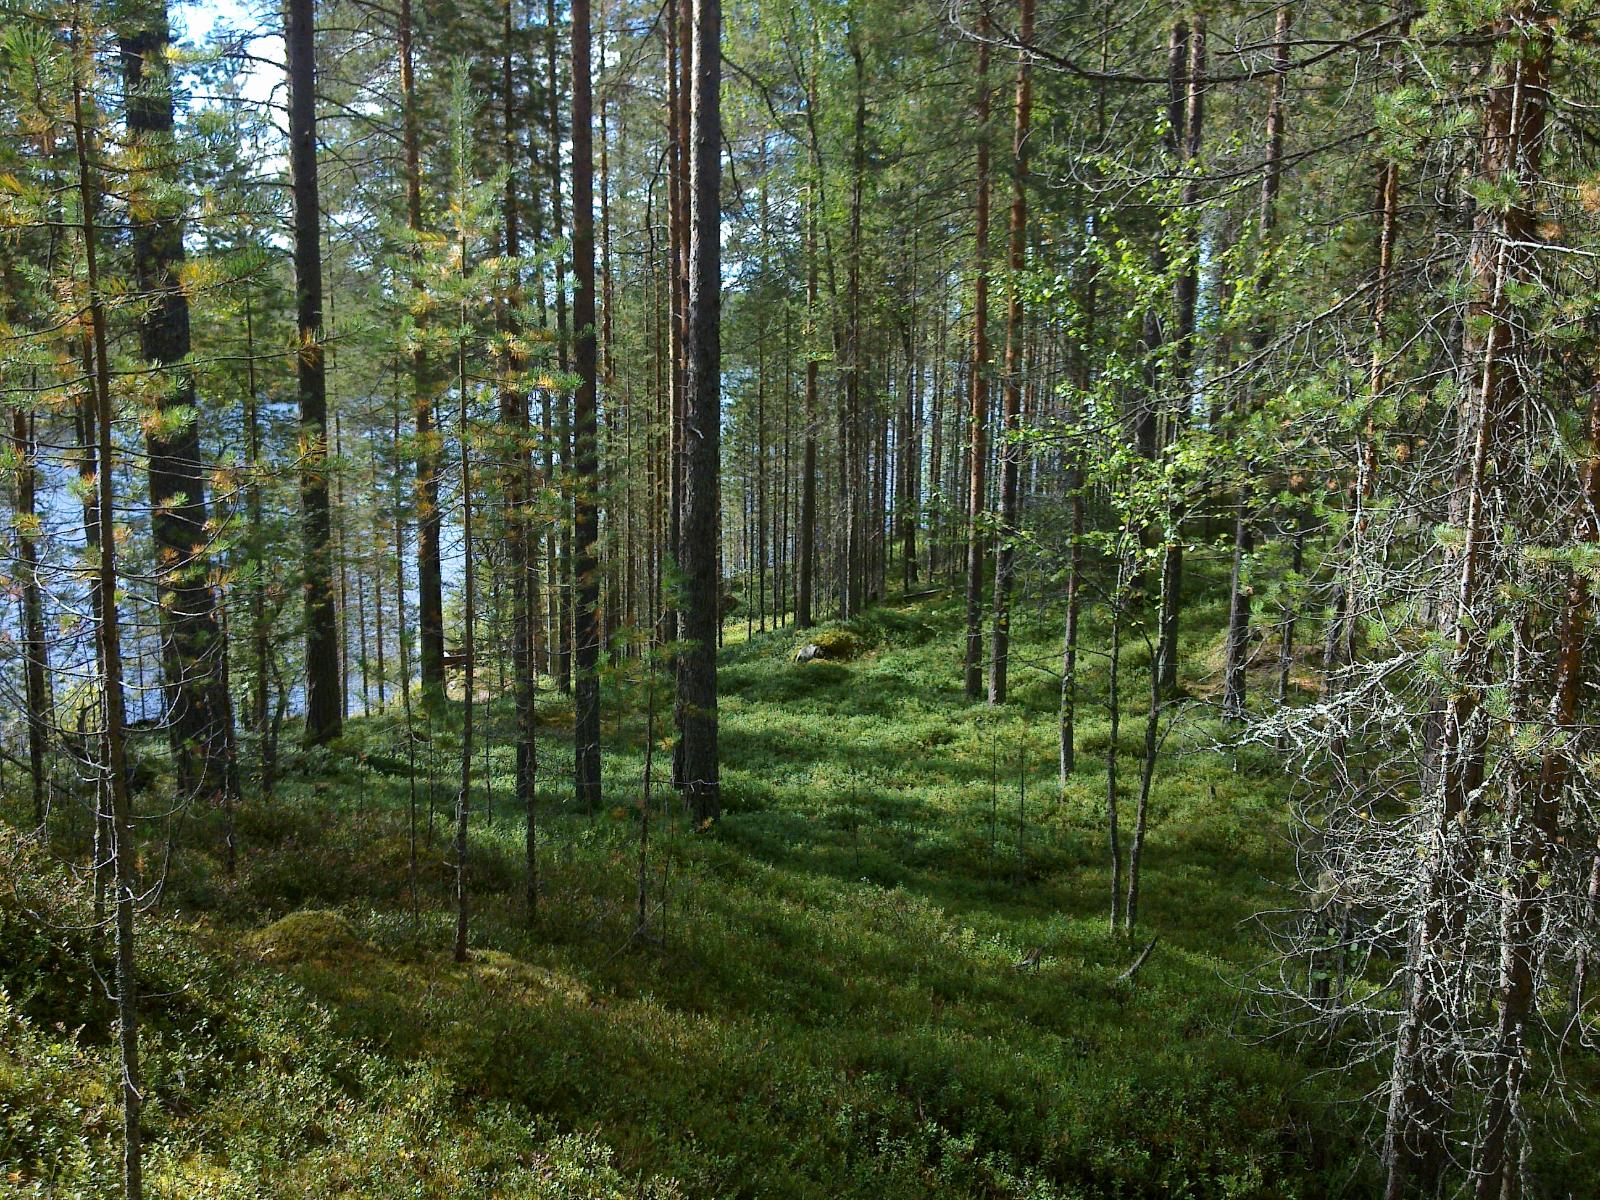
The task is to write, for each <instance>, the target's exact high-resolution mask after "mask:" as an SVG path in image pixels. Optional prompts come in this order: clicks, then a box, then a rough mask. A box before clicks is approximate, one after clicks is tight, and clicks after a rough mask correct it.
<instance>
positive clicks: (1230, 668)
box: [1222, 4, 1291, 721]
mask: <svg viewBox="0 0 1600 1200" xmlns="http://www.w3.org/2000/svg"><path fill="white" fill-rule="evenodd" d="M1290 8H1291V6H1290V5H1288V4H1284V5H1282V6H1281V7H1279V9H1278V20H1277V28H1276V31H1275V33H1274V39H1275V41H1276V42H1277V48H1276V50H1275V51H1274V56H1273V64H1272V66H1273V71H1272V83H1271V88H1270V91H1269V93H1268V99H1267V162H1266V173H1265V174H1264V175H1263V176H1262V179H1261V210H1260V213H1259V214H1258V216H1257V232H1258V234H1259V237H1260V241H1261V249H1262V253H1263V254H1265V253H1266V252H1267V242H1268V240H1269V239H1270V238H1271V236H1272V229H1273V225H1274V224H1275V223H1276V221H1277V209H1278V192H1279V190H1280V189H1281V187H1282V184H1283V122H1284V111H1283V88H1284V82H1285V78H1286V76H1287V74H1288V71H1289V18H1290V15H1291V13H1290ZM1270 282H1271V276H1270V275H1267V276H1265V277H1264V279H1263V281H1262V286H1263V287H1265V286H1267V285H1268V284H1270ZM1271 336H1272V328H1271V325H1270V324H1269V323H1268V322H1266V321H1262V322H1261V323H1259V324H1258V325H1257V326H1256V328H1255V330H1254V332H1253V333H1252V335H1251V339H1250V341H1251V348H1252V350H1253V351H1254V352H1255V354H1256V356H1257V357H1259V356H1260V355H1262V354H1263V353H1265V352H1266V348H1267V343H1268V341H1269V340H1270V339H1271ZM1254 548H1255V532H1254V530H1253V528H1252V527H1251V514H1250V510H1249V503H1248V498H1247V496H1246V494H1245V491H1244V489H1241V491H1240V496H1239V499H1238V511H1236V512H1235V513H1234V516H1233V566H1232V570H1231V572H1230V575H1229V588H1228V634H1227V658H1226V662H1225V664H1224V666H1223V683H1222V713H1223V716H1225V717H1227V718H1229V719H1230V720H1234V721H1242V720H1243V719H1244V715H1245V707H1244V706H1245V685H1246V678H1247V672H1248V670H1249V667H1250V593H1249V592H1248V591H1247V590H1246V588H1245V582H1246V581H1245V571H1246V569H1247V567H1248V563H1249V558H1250V553H1251V551H1252V550H1254Z"/></svg>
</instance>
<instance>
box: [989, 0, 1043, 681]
mask: <svg viewBox="0 0 1600 1200" xmlns="http://www.w3.org/2000/svg"><path fill="white" fill-rule="evenodd" d="M1033 4H1034V0H1018V5H1017V36H1018V38H1020V39H1021V40H1022V41H1023V42H1027V41H1029V40H1030V39H1031V38H1032V37H1033ZM1032 104H1033V93H1032V90H1031V87H1030V84H1029V77H1028V56H1027V55H1026V54H1019V55H1018V56H1017V111H1016V125H1015V128H1014V131H1013V133H1012V139H1011V156H1012V162H1013V170H1014V171H1015V173H1016V174H1015V178H1014V179H1013V180H1012V185H1011V186H1012V192H1011V228H1010V247H1009V250H1010V267H1011V287H1010V298H1009V301H1008V302H1007V305H1006V378H1005V393H1004V397H1005V398H1004V401H1003V404H1002V423H1003V427H1004V433H1003V435H1002V436H1003V437H1004V438H1005V444H1004V445H1003V446H1002V448H1001V455H1002V457H1001V460H1000V529H999V532H998V535H997V537H996V539H995V552H994V632H993V641H992V645H991V649H990V654H989V703H990V704H1004V703H1005V702H1006V669H1007V666H1008V663H1009V656H1010V652H1011V579H1012V574H1013V572H1014V570H1015V564H1016V554H1017V547H1016V539H1017V534H1018V522H1019V521H1020V518H1021V504H1020V496H1019V495H1018V490H1017V484H1018V474H1019V470H1020V467H1021V460H1022V444H1021V442H1020V441H1019V440H1018V439H1019V438H1020V436H1021V433H1022V271H1023V268H1024V267H1025V266H1026V262H1027V260H1026V253H1027V236H1028V191H1027V177H1028V118H1029V116H1030V114H1031V111H1032Z"/></svg>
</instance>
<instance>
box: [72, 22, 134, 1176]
mask: <svg viewBox="0 0 1600 1200" xmlns="http://www.w3.org/2000/svg"><path fill="white" fill-rule="evenodd" d="M87 54H88V51H87V49H86V48H85V47H84V46H83V31H82V30H81V29H80V28H78V27H77V26H76V25H75V26H74V28H73V31H72V116H73V123H72V125H73V143H74V149H75V151H76V156H77V171H78V181H77V182H78V199H79V209H80V212H81V214H82V226H81V228H82V232H83V253H84V282H85V284H86V286H87V289H88V296H87V300H88V308H89V321H90V325H89V337H90V340H91V341H92V343H93V347H92V355H91V358H90V362H89V364H88V366H89V367H90V372H89V374H90V385H91V388H92V392H93V410H94V414H95V426H96V432H97V437H98V446H97V455H96V457H97V460H98V470H97V472H96V475H95V490H94V500H95V508H96V511H95V523H96V527H97V529H98V530H99V531H100V536H99V537H98V538H97V539H96V550H97V559H98V561H97V564H96V572H95V596H96V605H95V607H96V612H95V616H96V618H97V622H98V626H99V628H98V631H97V632H98V635H99V636H98V638H97V639H96V640H97V642H98V651H99V659H100V688H101V705H102V712H103V714H104V718H105V729H104V733H103V738H104V746H105V756H104V760H103V762H102V763H101V764H100V766H101V768H102V770H103V771H104V773H105V780H106V786H105V790H106V793H107V794H109V796H110V800H111V814H110V821H109V826H110V834H111V862H112V874H113V886H114V888H115V891H116V897H115V900H114V902H113V911H114V922H115V928H116V961H117V967H116V989H117V1047H118V1052H119V1057H120V1062H119V1066H120V1074H121V1076H122V1079H121V1087H120V1089H119V1091H120V1094H121V1099H122V1137H123V1142H122V1195H123V1200H142V1197H143V1195H144V1157H143V1145H142V1142H141V1140H140V1130H139V1116H140V1111H141V1109H142V1107H143V1104H144V1096H143V1093H142V1089H143V1087H144V1082H143V1076H142V1072H141V1070H140V1065H139V975H138V970H137V964H136V960H135V954H134V949H135V947H134V935H135V930H134V917H135V915H136V914H135V907H136V905H137V902H138V900H137V897H138V891H139V879H138V851H137V848H136V847H135V846H134V841H133V805H132V801H131V799H130V797H129V795H128V760H127V748H126V734H127V725H128V722H127V713H126V712H125V711H124V707H123V696H122V640H121V628H120V622H119V615H118V612H117V538H116V534H115V528H116V526H115V520H116V501H115V497H114V495H113V494H112V493H113V488H114V487H115V482H116V472H115V470H114V469H113V468H114V459H113V450H114V445H113V442H112V426H111V422H112V417H113V415H114V410H113V406H112V401H111V366H110V355H109V351H108V349H107V346H106V338H107V334H106V308H105V301H104V298H103V297H102V296H101V294H100V276H99V248H98V241H99V232H98V230H97V228H96V217H97V214H98V212H99V204H100V193H99V188H98V186H97V184H96V181H95V180H94V178H93V174H92V172H93V168H92V166H91V164H92V162H93V161H94V157H93V147H92V145H91V141H92V139H91V135H90V131H89V127H88V125H87V123H86V118H85V111H84V103H83V92H84V86H85V83H84V71H85V58H86V56H87Z"/></svg>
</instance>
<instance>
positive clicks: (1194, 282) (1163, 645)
mask: <svg viewBox="0 0 1600 1200" xmlns="http://www.w3.org/2000/svg"><path fill="white" fill-rule="evenodd" d="M1280 11H1281V10H1280ZM1187 47H1188V63H1187V66H1186V67H1185V70H1184V80H1185V84H1184V96H1185V99H1184V106H1183V138H1182V143H1181V152H1182V155H1183V164H1184V170H1185V172H1186V179H1185V182H1184V185H1183V201H1182V203H1183V208H1184V209H1185V210H1186V211H1189V212H1194V211H1196V210H1197V209H1198V206H1199V203H1200V169H1199V158H1200V137H1201V131H1202V128H1203V124H1204V119H1205V93H1206V19H1205V17H1204V16H1203V15H1202V14H1200V13H1196V14H1195V15H1194V17H1193V18H1192V21H1191V23H1190V26H1189V31H1188V39H1187ZM1199 236H1200V235H1199V232H1198V229H1196V231H1195V232H1194V234H1193V235H1192V238H1193V241H1192V244H1191V246H1190V247H1189V248H1188V251H1187V254H1186V258H1185V265H1184V268H1183V271H1182V273H1181V274H1180V275H1179V276H1178V284H1177V295H1176V301H1177V304H1176V307H1177V330H1176V336H1175V338H1174V350H1175V351H1176V353H1175V355H1174V357H1175V359H1176V367H1175V370H1174V375H1175V380H1174V386H1173V396H1172V404H1171V408H1170V410H1169V421H1170V426H1171V428H1170V431H1169V436H1171V437H1175V436H1176V435H1177V433H1178V431H1179V430H1181V429H1182V428H1183V427H1184V426H1185V425H1186V424H1187V423H1188V416H1189V405H1190V402H1191V398H1192V393H1193V388H1194V369H1193V363H1194V333H1195V312H1196V308H1197V305H1198V301H1199V291H1200V282H1199V279H1200V277H1199V272H1200V247H1199ZM1161 586H1162V591H1161V621H1160V631H1159V632H1160V639H1159V642H1158V644H1157V648H1156V670H1157V672H1158V673H1159V674H1160V677H1161V678H1160V683H1161V688H1162V690H1163V691H1164V692H1166V693H1168V694H1170V693H1171V692H1172V690H1173V689H1174V688H1176V687H1177V685H1178V610H1179V609H1180V607H1181V606H1182V593H1183V538H1182V536H1181V534H1180V533H1179V532H1178V531H1177V530H1174V531H1173V533H1172V534H1171V536H1169V537H1168V539H1167V544H1166V547H1165V550H1164V552H1163V554H1162V564H1161Z"/></svg>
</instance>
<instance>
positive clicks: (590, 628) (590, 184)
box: [572, 0, 600, 813]
mask: <svg viewBox="0 0 1600 1200" xmlns="http://www.w3.org/2000/svg"><path fill="white" fill-rule="evenodd" d="M590 58H591V48H590V12H589V0H573V3H572V275H573V292H572V321H573V333H574V342H573V350H574V355H573V359H574V362H573V365H574V366H575V367H576V368H577V374H578V389H577V392H576V393H575V394H574V396H573V408H572V415H573V435H574V451H575V453H574V459H573V465H574V468H575V471H574V476H573V505H574V507H573V530H574V543H575V545H574V550H575V555H576V557H575V558H574V560H573V575H574V585H575V595H574V605H573V638H572V642H573V660H574V668H575V669H574V677H575V678H574V682H575V685H576V687H575V694H574V709H573V711H574V719H573V780H574V784H575V786H576V789H577V797H578V802H579V803H580V804H581V805H583V807H584V808H585V810H587V811H588V812H591V813H592V812H594V811H595V810H596V809H597V808H598V807H599V804H600V676H599V665H600V625H599V611H598V610H599V606H600V574H599V570H600V568H599V560H598V557H597V548H598V545H599V539H600V509H599V498H598V494H597V493H598V488H599V484H600V480H599V466H598V449H599V429H598V422H597V420H596V392H597V373H598V370H599V361H598V357H597V343H596V339H595V294H594V280H595V273H594V144H593V139H594V134H593V124H594V111H593V88H592V83H591V80H590Z"/></svg>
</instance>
